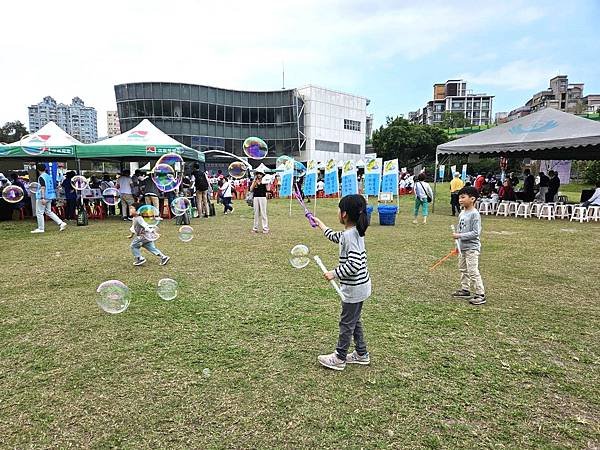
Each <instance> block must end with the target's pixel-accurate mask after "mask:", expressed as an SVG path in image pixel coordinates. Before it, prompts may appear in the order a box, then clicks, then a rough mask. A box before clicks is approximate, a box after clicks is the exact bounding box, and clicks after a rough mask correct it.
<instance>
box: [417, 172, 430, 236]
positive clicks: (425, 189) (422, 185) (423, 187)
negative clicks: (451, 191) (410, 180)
mask: <svg viewBox="0 0 600 450" xmlns="http://www.w3.org/2000/svg"><path fill="white" fill-rule="evenodd" d="M414 189H415V220H413V223H418V222H417V217H418V216H419V208H421V207H422V208H423V225H425V224H426V223H427V216H428V215H429V202H430V201H431V200H432V199H433V191H432V190H431V186H429V184H428V183H427V182H426V181H425V174H424V173H420V174H419V175H418V176H417V182H416V183H415V188H414Z"/></svg>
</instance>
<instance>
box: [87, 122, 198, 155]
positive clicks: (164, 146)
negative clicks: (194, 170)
mask: <svg viewBox="0 0 600 450" xmlns="http://www.w3.org/2000/svg"><path fill="white" fill-rule="evenodd" d="M167 153H178V154H179V155H181V157H182V158H183V159H184V160H187V161H200V162H203V161H204V155H203V154H202V153H200V152H198V151H196V150H194V149H193V148H190V147H188V146H186V145H183V144H181V143H180V142H178V141H176V140H175V139H173V138H172V137H171V136H169V135H168V134H166V133H163V132H162V131H161V130H160V129H158V128H157V127H156V126H155V125H154V124H153V123H152V122H150V121H149V120H148V119H144V120H142V121H141V122H140V123H139V124H138V125H137V126H135V127H134V128H132V129H131V130H129V131H126V132H125V133H122V134H119V135H117V136H114V137H112V138H109V139H105V140H103V141H100V142H96V143H94V144H82V145H80V146H78V147H77V157H78V158H80V159H82V160H87V159H94V160H98V161H102V160H104V161H111V160H112V161H121V162H123V161H138V162H147V161H151V160H155V159H158V158H160V157H161V156H162V155H164V154H167Z"/></svg>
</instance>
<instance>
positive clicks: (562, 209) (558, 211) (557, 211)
mask: <svg viewBox="0 0 600 450" xmlns="http://www.w3.org/2000/svg"><path fill="white" fill-rule="evenodd" d="M572 209H573V207H572V206H571V205H556V207H555V208H554V217H555V218H556V219H568V218H570V217H571V214H572Z"/></svg>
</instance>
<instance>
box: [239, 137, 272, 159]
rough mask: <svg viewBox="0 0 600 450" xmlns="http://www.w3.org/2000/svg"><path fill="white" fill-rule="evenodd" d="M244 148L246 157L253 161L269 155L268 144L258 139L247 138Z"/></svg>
mask: <svg viewBox="0 0 600 450" xmlns="http://www.w3.org/2000/svg"><path fill="white" fill-rule="evenodd" d="M242 148H243V150H244V153H245V154H246V156H247V157H248V158H252V159H263V158H265V157H266V156H267V153H269V147H268V146H267V144H266V142H265V141H263V140H262V139H261V138H258V137H249V138H246V139H245V140H244V144H243V145H242Z"/></svg>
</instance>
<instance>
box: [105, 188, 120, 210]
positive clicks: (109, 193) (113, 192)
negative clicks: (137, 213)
mask: <svg viewBox="0 0 600 450" xmlns="http://www.w3.org/2000/svg"><path fill="white" fill-rule="evenodd" d="M120 199H121V194H120V193H119V190H118V189H116V188H111V187H109V188H106V189H104V190H103V191H102V200H103V201H104V203H106V204H107V205H109V206H114V205H116V204H117V203H119V200H120Z"/></svg>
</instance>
